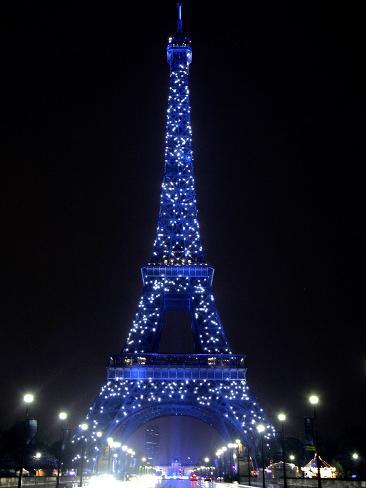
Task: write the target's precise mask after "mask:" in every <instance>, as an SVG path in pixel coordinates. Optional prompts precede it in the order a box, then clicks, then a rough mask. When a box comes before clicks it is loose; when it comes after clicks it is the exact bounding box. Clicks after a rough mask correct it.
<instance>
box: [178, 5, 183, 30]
mask: <svg viewBox="0 0 366 488" xmlns="http://www.w3.org/2000/svg"><path fill="white" fill-rule="evenodd" d="M182 5H183V4H182V2H178V3H177V7H178V22H177V26H178V28H177V30H178V32H182Z"/></svg>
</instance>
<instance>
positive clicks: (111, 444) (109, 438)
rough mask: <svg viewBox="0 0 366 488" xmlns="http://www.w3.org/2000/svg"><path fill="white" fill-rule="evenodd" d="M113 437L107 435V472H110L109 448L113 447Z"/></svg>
mask: <svg viewBox="0 0 366 488" xmlns="http://www.w3.org/2000/svg"><path fill="white" fill-rule="evenodd" d="M113 442H114V440H113V437H108V439H107V443H108V473H109V474H110V472H111V454H112V453H111V449H112V447H113Z"/></svg>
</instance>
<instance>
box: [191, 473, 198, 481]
mask: <svg viewBox="0 0 366 488" xmlns="http://www.w3.org/2000/svg"><path fill="white" fill-rule="evenodd" d="M199 479H200V477H199V476H198V475H197V474H196V473H192V474H191V476H190V477H189V480H190V481H198V480H199Z"/></svg>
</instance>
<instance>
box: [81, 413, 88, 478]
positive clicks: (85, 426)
mask: <svg viewBox="0 0 366 488" xmlns="http://www.w3.org/2000/svg"><path fill="white" fill-rule="evenodd" d="M80 429H81V430H82V432H86V431H87V430H88V429H89V425H88V424H86V423H85V422H84V423H83V424H81V425H80ZM86 441H87V438H86V437H84V435H82V438H81V466H80V482H79V486H83V471H84V456H85V443H86Z"/></svg>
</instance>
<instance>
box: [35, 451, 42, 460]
mask: <svg viewBox="0 0 366 488" xmlns="http://www.w3.org/2000/svg"><path fill="white" fill-rule="evenodd" d="M41 457H42V453H41V452H36V453H35V455H34V458H35V459H41Z"/></svg>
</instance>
